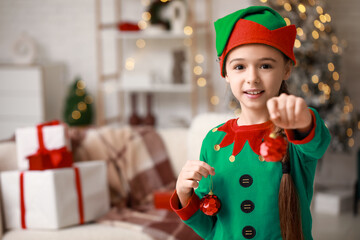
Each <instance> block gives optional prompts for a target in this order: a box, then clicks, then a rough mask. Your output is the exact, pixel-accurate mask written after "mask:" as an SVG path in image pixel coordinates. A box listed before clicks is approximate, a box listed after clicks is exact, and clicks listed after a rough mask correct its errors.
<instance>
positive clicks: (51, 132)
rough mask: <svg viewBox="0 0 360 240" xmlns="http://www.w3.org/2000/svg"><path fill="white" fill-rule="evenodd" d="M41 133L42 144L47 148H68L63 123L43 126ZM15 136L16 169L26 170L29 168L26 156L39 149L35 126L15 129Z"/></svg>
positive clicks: (68, 143)
mask: <svg viewBox="0 0 360 240" xmlns="http://www.w3.org/2000/svg"><path fill="white" fill-rule="evenodd" d="M42 133H43V139H44V145H45V147H46V148H47V149H48V150H54V149H59V148H62V147H64V146H66V147H67V149H70V142H69V140H68V138H67V135H66V126H65V125H63V124H60V125H53V126H44V127H43V129H42ZM15 136H16V153H17V160H18V169H20V170H27V169H29V160H28V159H27V158H26V157H27V156H29V155H32V154H35V153H36V152H37V150H38V149H39V140H38V134H37V127H36V126H34V127H27V128H19V129H16V131H15Z"/></svg>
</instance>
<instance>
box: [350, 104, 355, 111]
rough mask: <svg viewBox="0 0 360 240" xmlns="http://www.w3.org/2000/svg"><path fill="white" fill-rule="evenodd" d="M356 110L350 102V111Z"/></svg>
mask: <svg viewBox="0 0 360 240" xmlns="http://www.w3.org/2000/svg"><path fill="white" fill-rule="evenodd" d="M353 110H354V106H353V105H352V104H351V103H350V104H349V111H350V112H352V111H353Z"/></svg>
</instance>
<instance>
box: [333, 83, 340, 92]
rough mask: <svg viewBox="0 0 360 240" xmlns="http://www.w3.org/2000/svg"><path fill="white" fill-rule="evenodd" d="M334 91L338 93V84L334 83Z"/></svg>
mask: <svg viewBox="0 0 360 240" xmlns="http://www.w3.org/2000/svg"><path fill="white" fill-rule="evenodd" d="M334 90H335V91H340V83H338V82H336V83H334Z"/></svg>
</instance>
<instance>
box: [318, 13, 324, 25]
mask: <svg viewBox="0 0 360 240" xmlns="http://www.w3.org/2000/svg"><path fill="white" fill-rule="evenodd" d="M319 18H320V21H321V22H322V23H326V17H325V15H323V14H321V15H320V17H319Z"/></svg>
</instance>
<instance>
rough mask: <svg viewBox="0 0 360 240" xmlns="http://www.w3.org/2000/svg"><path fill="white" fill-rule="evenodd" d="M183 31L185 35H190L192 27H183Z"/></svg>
mask: <svg viewBox="0 0 360 240" xmlns="http://www.w3.org/2000/svg"><path fill="white" fill-rule="evenodd" d="M184 33H185V35H187V36H190V35H191V34H193V29H192V27H190V26H186V27H184Z"/></svg>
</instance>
